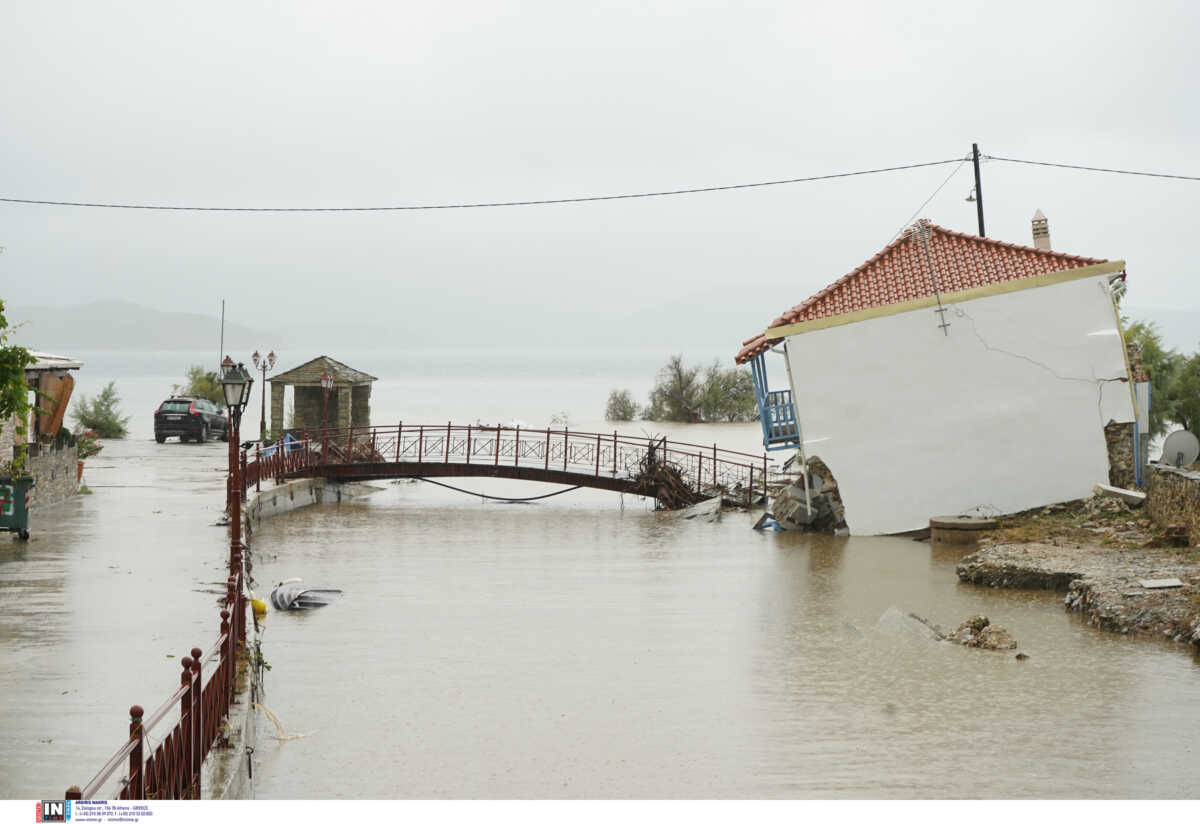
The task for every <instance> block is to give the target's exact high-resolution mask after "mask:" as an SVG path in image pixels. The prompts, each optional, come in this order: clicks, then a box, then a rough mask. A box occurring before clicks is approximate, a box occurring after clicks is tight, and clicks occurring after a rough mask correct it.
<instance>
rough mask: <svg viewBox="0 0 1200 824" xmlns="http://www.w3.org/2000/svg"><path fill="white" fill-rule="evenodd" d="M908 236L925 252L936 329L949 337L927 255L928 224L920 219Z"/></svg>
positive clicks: (934, 276)
mask: <svg viewBox="0 0 1200 824" xmlns="http://www.w3.org/2000/svg"><path fill="white" fill-rule="evenodd" d="M909 235H910V237H912V238H913V239H914V240H919V241H920V242H921V247H922V248H923V249H924V250H925V265H926V266H927V267H929V282H930V283H931V284H933V295H934V297H936V298H937V307H938V308H936V309H934V310H933V311H934V313H935V314H936V315H937V316H938V318H939V323H938V328H939V329H941V330H942V334H943V335H946V336H947V337H949V336H950V324H949V323H947V322H946V307H945V306H943V305H942V292H941V290H940V289H938V283H937V275H935V274H934V273H933V258H932V257H930V255H929V223H928V221H926V220H924V219H922V220H918V221H917V222H916V223H914V224H913V225H912V228H911V229H910V230H909Z"/></svg>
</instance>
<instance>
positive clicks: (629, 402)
mask: <svg viewBox="0 0 1200 824" xmlns="http://www.w3.org/2000/svg"><path fill="white" fill-rule="evenodd" d="M637 413H638V405H637V404H636V403H634V401H633V396H632V395H630V394H629V390H628V389H614V390H613V391H612V392H610V393H609V395H608V405H607V406H605V407H604V420H606V421H631V420H633V419H634V418H636V417H637Z"/></svg>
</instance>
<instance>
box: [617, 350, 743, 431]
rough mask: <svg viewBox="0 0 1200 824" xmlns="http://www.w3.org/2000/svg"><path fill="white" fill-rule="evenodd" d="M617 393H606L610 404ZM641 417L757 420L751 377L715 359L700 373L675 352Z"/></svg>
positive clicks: (694, 420)
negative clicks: (728, 367)
mask: <svg viewBox="0 0 1200 824" xmlns="http://www.w3.org/2000/svg"><path fill="white" fill-rule="evenodd" d="M616 396H617V393H616V392H614V393H613V394H612V395H610V396H609V404H610V406H611V405H612V403H613V399H614V398H615V397H616ZM644 417H645V418H646V419H647V420H651V421H673V422H677V423H701V422H704V421H708V422H717V421H722V422H735V421H753V420H757V419H758V403H757V401H756V399H755V397H754V378H753V377H751V375H750V373H749V372H747V371H745V370H743V369H732V368H730V369H726V368H722V366H721V362H720V361H716V360H714V361H713V362H712V364H711V365H710V366H709V367H708V368H707V369H705V370H704V372H703V374H702V373H701V370H700V368H699V367H697V366H686V365H685V364H684V363H683V357H682V356H681V355H675V356H674V357H672V358H671V359H670V360H669V361H667V364H666V366H664V367H663V368H662V369H660V370H659V372H658V378H657V380H656V381H655V384H654V389H652V390H651V391H650V403H649V405H647V407H646V409H645V410H644Z"/></svg>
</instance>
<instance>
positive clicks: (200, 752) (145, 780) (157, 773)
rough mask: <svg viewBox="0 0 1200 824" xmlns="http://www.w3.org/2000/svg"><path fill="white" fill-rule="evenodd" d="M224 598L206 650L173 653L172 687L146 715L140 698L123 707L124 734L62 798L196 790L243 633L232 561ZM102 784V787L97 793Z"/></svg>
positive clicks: (188, 795) (178, 794) (229, 697)
mask: <svg viewBox="0 0 1200 824" xmlns="http://www.w3.org/2000/svg"><path fill="white" fill-rule="evenodd" d="M225 606H226V608H225V609H222V610H221V630H220V634H219V635H218V637H217V640H216V643H214V644H213V645H212V646H211V647H210V648H209V649H208V651H207V652H204V651H202V650H201V649H200V648H199V647H193V648H192V650H191V651H190V654H189V655H187V656H185V657H184V658H183V660H182V661H181V663H182V664H183V671H182V672H181V673H180V674H179V688H178V689H176V690H175V692H174V693H172V694H171V696H170V697H169V698H167V700H166V701H164V702H163V703H162V704H161V705H160V706H159V707H158V709H156V710H155V711H154V712H152V713H150V716H149V717H148V718H147V717H144V711H143V709H142V708H141V707H140V706H138V705H136V704H135V705H134V706H132V707H130V708H129V740H128V741H126V742H125V744H124V746H122V747H121V748H120V749H118V750H117V751H116V753H114V754H113V756H112V757H111V758H110V759H109V760H108V762H107V763H106V764H105V765H104V766H103V767H101V768H100V772H98V773H97V774H96V776H95V777H94V778H93V779H92V780H91V781H89V782H88V783H87V785H86V786H84V787H83V788H82V789H80V788H79V787H71V788H70V789H68V790H67V791H66V794H65V796H64V797H65V798H68V799H72V800H77V799H92V798H95V797H96V796H97V795H98V794H101V793H103V794H104V795H105V796H106V797H108V798H112V799H121V800H141V799H163V800H180V799H198V798H200V789H201V788H200V771H201V767H202V765H203V763H204V758H205V756H207V755H208V753H209V751H210V750H211V749H212V748H213V746H214V745H215V744H216V743H217V740H218V738H219V737H220V727H221V722H222V721H223V720H224V719H225V718H226V716H227V715H228V714H229V707H230V704H231V703H232V702H233V694H234V689H235V685H236V682H237V668H238V660H237V659H238V650H239V647H240V646H241V645H242V644H243V643H244V640H245V620H246V597H245V595H244V594H243V586H242V572H241V570H240V569H238V570H237V571H236V572H235V574H233V575H231V576H230V577H229V578H228V580H227V582H226V597H225ZM206 669H207V671H208V676H207V680H206V679H205V670H206ZM172 719H173V720H174V724H173V725H170V726H169V727H167V728H166V731H165V732H164V733H163V735H162V737H161V738H160V739H159V740H158V743H157V744H155V743H153V742H154V736H153V734H152V733H153V730H155V728H156V727H158V726H159V725H160V724H163V723H164V721H165V722H167V723H168V724H169V723H170V720H172ZM114 779H115V781H116V785H115V786H113V781H114ZM105 788H110V790H109V791H108V792H107V793H104V790H105Z"/></svg>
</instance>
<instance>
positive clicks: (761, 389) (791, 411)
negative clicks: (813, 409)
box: [750, 352, 800, 451]
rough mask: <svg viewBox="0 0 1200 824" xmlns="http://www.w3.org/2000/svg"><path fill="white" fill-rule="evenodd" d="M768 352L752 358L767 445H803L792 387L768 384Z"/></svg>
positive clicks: (756, 393)
mask: <svg viewBox="0 0 1200 824" xmlns="http://www.w3.org/2000/svg"><path fill="white" fill-rule="evenodd" d="M765 360H766V353H765V352H762V353H759V354H757V355H755V356H754V357H753V358H751V359H750V371H751V373H752V374H753V375H754V397H755V400H756V401H757V402H758V420H759V422H760V423H761V424H762V433H763V448H764V449H767V450H769V451H776V450H780V449H799V448H800V426H799V424H798V423H797V421H796V406H795V404H793V403H792V390H790V389H778V390H775V391H771V389H770V388H769V387H768V386H767V366H766V362H765Z"/></svg>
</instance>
